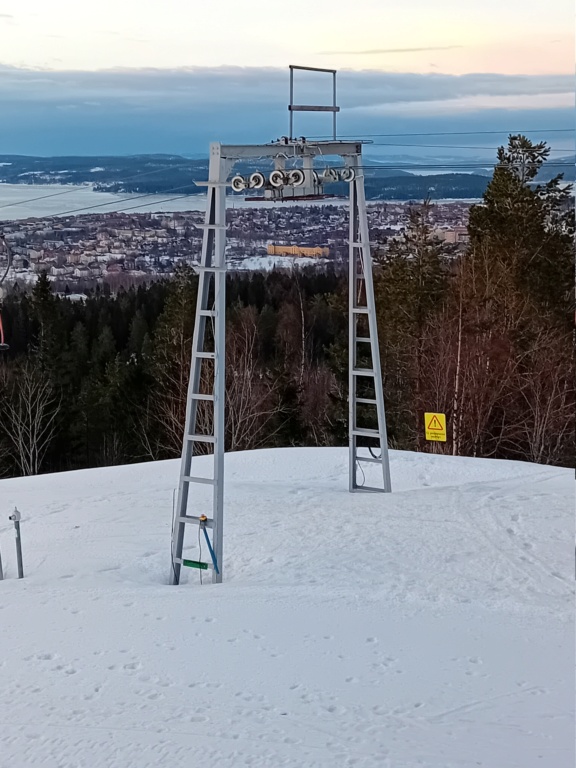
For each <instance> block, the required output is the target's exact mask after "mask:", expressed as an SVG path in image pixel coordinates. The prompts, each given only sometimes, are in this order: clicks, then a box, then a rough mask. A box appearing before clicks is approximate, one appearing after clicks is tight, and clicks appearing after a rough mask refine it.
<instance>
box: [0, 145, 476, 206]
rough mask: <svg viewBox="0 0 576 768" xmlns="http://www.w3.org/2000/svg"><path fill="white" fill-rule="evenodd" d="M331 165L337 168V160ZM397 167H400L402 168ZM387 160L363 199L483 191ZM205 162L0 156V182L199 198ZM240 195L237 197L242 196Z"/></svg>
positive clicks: (472, 182)
mask: <svg viewBox="0 0 576 768" xmlns="http://www.w3.org/2000/svg"><path fill="white" fill-rule="evenodd" d="M335 164H341V161H339V162H338V163H335ZM401 165H402V164H401ZM272 167H273V166H272V164H271V163H270V162H269V161H265V160H264V161H262V160H260V161H258V162H257V163H251V162H247V161H245V162H240V163H237V165H236V167H235V170H236V171H237V172H239V173H244V174H249V173H252V172H253V171H255V170H262V171H264V172H266V171H267V170H271V169H272ZM407 168H408V170H402V168H401V167H399V166H398V163H394V162H392V164H391V165H390V167H389V168H386V167H382V166H381V165H379V164H377V163H375V162H374V161H370V160H367V161H366V169H365V175H366V195H367V197H368V199H373V200H407V199H412V198H415V199H422V198H423V197H426V196H427V195H428V194H430V195H431V197H432V198H434V199H439V198H443V197H454V198H477V197H480V196H481V195H482V193H483V192H484V190H485V188H486V184H487V182H488V178H487V177H486V176H485V175H483V172H482V171H479V172H478V174H477V175H475V174H469V173H446V174H440V175H434V174H430V175H428V174H415V173H412V172H410V166H409V165H408V166H407ZM207 175H208V161H207V160H206V159H197V158H196V159H195V158H185V157H180V156H179V155H135V156H124V157H114V156H113V157H108V156H95V157H26V156H23V155H0V183H9V184H91V185H93V187H94V189H95V190H96V191H105V192H116V193H124V192H137V193H142V194H154V193H158V194H166V193H168V192H170V193H171V192H175V191H177V192H178V194H182V195H185V194H190V195H195V194H203V193H205V187H197V186H196V185H195V183H194V182H196V181H205V180H206V178H207ZM326 191H327V192H330V193H331V194H334V195H347V194H348V185H347V184H344V183H341V182H340V183H337V184H331V185H330V186H329V187H327V188H326ZM243 196H244V194H242V197H243Z"/></svg>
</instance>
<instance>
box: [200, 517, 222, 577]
mask: <svg viewBox="0 0 576 768" xmlns="http://www.w3.org/2000/svg"><path fill="white" fill-rule="evenodd" d="M202 530H203V531H204V538H205V539H206V544H208V551H209V552H210V557H211V558H212V565H213V566H214V570H215V571H216V573H217V574H220V571H219V570H218V563H217V562H216V555H215V554H214V550H213V549H212V544H211V542H210V539H209V537H208V531H207V530H206V526H205V525H203V526H202Z"/></svg>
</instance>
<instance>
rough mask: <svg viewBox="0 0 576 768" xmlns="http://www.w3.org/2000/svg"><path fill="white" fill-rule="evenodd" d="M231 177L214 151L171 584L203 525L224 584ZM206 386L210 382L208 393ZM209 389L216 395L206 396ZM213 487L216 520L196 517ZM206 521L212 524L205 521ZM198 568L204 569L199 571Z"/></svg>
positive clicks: (216, 578) (216, 577) (215, 576)
mask: <svg viewBox="0 0 576 768" xmlns="http://www.w3.org/2000/svg"><path fill="white" fill-rule="evenodd" d="M226 175H227V163H226V161H225V160H224V159H223V158H222V157H221V145H220V144H217V143H216V144H211V145H210V166H209V176H208V195H207V201H206V217H205V223H204V238H203V242H202V255H201V259H200V266H199V267H197V271H198V272H199V281H198V298H197V302H196V319H195V325H194V336H193V341H192V361H191V366H190V381H189V385H188V398H187V404H186V424H185V429H184V441H183V446H182V463H181V469H180V481H179V485H178V502H177V506H176V511H175V516H174V528H173V531H172V573H171V579H170V580H171V583H172V584H178V583H179V582H180V571H181V568H182V565H183V564H185V565H186V564H190V563H194V562H196V561H186V560H185V559H184V558H183V549H184V534H185V531H186V526H187V525H190V524H192V525H194V526H198V525H202V526H203V528H204V529H208V530H207V531H206V533H207V535H208V536H210V533H209V531H211V533H212V548H213V551H214V556H215V560H216V563H217V569H216V568H215V567H214V565H213V564H212V563H208V564H207V565H208V568H211V569H212V581H213V582H221V581H222V565H223V562H222V525H223V515H224V397H225V361H226V349H225V329H226V317H225V313H226V261H225V248H226V187H225V182H226ZM212 285H213V286H214V296H213V299H212V298H211V290H210V289H211V286H212ZM207 321H209V322H210V326H211V330H212V333H209V334H207V333H206V325H207ZM208 341H212V342H213V343H212V349H207V348H206V347H207V342H208ZM203 366H207V367H208V369H209V367H210V366H213V370H212V371H210V370H206V369H203ZM206 381H208V382H209V384H208V387H206ZM206 389H208V390H210V389H211V391H208V392H206ZM199 403H202V404H203V407H204V408H206V409H207V411H208V412H209V413H208V418H207V419H205V421H206V423H207V424H208V425H211V426H212V432H211V433H206V434H203V433H200V432H199V431H198V429H199V424H198V421H199V420H198V406H199ZM197 444H204V445H208V446H210V445H211V446H213V454H212V457H213V473H212V477H211V478H207V477H198V476H195V475H194V474H193V473H192V465H193V463H194V458H195V455H194V454H195V451H194V448H195V446H196V445H197ZM206 484H208V485H211V486H212V516H211V517H210V515H209V514H208V510H205V509H199V510H196V511H195V514H191V513H190V512H189V511H188V507H189V503H192V504H193V503H194V501H195V500H194V498H193V497H192V498H189V497H190V489H191V487H192V488H193V487H194V485H197V486H198V485H206ZM202 515H206V517H207V518H208V519H207V520H205V521H204V520H203V519H202V520H201V517H202ZM196 567H198V566H196Z"/></svg>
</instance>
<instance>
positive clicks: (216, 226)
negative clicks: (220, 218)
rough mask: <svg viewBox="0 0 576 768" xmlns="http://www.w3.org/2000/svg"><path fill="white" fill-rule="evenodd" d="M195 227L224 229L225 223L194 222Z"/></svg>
mask: <svg viewBox="0 0 576 768" xmlns="http://www.w3.org/2000/svg"><path fill="white" fill-rule="evenodd" d="M196 227H197V229H226V224H196Z"/></svg>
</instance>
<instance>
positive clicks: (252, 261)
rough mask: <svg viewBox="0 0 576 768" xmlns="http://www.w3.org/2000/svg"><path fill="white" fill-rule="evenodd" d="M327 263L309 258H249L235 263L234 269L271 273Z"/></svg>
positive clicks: (325, 260)
mask: <svg viewBox="0 0 576 768" xmlns="http://www.w3.org/2000/svg"><path fill="white" fill-rule="evenodd" d="M327 262H328V260H327V259H321V258H311V257H309V256H297V257H294V256H248V257H247V258H246V259H242V261H238V262H234V269H238V270H241V269H250V270H262V271H264V270H265V271H268V272H269V271H271V270H273V269H292V268H293V267H300V268H303V267H317V266H318V265H320V264H326V263H327Z"/></svg>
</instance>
